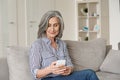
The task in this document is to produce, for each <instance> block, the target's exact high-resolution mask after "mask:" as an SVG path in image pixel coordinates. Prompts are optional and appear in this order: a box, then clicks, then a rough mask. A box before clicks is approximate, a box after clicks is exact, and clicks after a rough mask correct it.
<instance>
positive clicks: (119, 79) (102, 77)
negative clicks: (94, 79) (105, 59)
mask: <svg viewBox="0 0 120 80" xmlns="http://www.w3.org/2000/svg"><path fill="white" fill-rule="evenodd" d="M96 74H97V76H98V78H99V80H120V74H113V73H109V72H103V71H99V72H97V73H96Z"/></svg>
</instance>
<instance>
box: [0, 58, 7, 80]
mask: <svg viewBox="0 0 120 80" xmlns="http://www.w3.org/2000/svg"><path fill="white" fill-rule="evenodd" d="M0 80H9V73H8V65H7V59H6V57H2V58H0Z"/></svg>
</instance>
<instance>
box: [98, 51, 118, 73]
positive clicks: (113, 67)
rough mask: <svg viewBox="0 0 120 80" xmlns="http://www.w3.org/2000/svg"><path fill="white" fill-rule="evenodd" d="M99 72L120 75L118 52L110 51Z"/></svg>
mask: <svg viewBox="0 0 120 80" xmlns="http://www.w3.org/2000/svg"><path fill="white" fill-rule="evenodd" d="M100 70H101V71H106V72H112V73H119V74H120V50H110V52H109V53H108V55H107V56H106V58H105V60H104V62H103V63H102V65H101V67H100Z"/></svg>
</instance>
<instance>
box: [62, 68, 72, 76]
mask: <svg viewBox="0 0 120 80" xmlns="http://www.w3.org/2000/svg"><path fill="white" fill-rule="evenodd" d="M72 70H73V68H72V67H69V66H66V70H64V73H62V74H61V75H69V74H70V73H71V72H72Z"/></svg>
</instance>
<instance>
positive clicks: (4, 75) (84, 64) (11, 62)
mask: <svg viewBox="0 0 120 80" xmlns="http://www.w3.org/2000/svg"><path fill="white" fill-rule="evenodd" d="M65 42H66V44H67V47H68V52H69V55H70V57H71V60H72V62H73V64H74V70H76V71H77V70H83V69H92V70H94V71H95V72H96V74H97V75H98V77H99V79H100V80H120V51H119V50H113V49H112V46H111V45H107V44H106V40H104V39H103V38H98V39H95V40H91V41H81V42H79V41H71V40H65ZM6 50H7V57H4V58H0V80H33V79H32V76H31V73H30V69H29V58H28V55H29V47H20V46H9V47H7V49H6Z"/></svg>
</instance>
